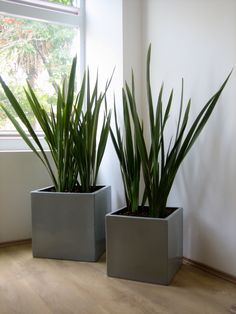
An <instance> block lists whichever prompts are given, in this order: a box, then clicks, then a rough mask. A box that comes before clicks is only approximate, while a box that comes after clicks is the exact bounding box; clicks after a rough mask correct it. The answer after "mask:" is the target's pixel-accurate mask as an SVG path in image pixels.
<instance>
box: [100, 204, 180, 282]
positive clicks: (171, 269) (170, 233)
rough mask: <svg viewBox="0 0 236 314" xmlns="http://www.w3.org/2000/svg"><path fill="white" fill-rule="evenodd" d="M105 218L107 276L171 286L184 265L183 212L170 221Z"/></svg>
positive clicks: (113, 216) (177, 210)
mask: <svg viewBox="0 0 236 314" xmlns="http://www.w3.org/2000/svg"><path fill="white" fill-rule="evenodd" d="M117 213H118V211H117V212H113V213H110V214H108V215H106V251H107V274H108V276H111V277H118V278H124V279H130V280H138V281H144V282H149V283H156V284H164V285H168V284H169V283H170V281H171V279H172V278H173V276H174V275H175V273H176V272H177V271H178V269H179V267H180V266H181V264H182V256H183V209H182V208H177V209H176V210H175V211H174V212H173V213H172V214H171V215H169V216H168V217H167V218H164V219H160V218H148V217H134V216H122V215H118V214H117Z"/></svg>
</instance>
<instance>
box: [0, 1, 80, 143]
mask: <svg viewBox="0 0 236 314" xmlns="http://www.w3.org/2000/svg"><path fill="white" fill-rule="evenodd" d="M82 11H83V1H82V0H80V4H79V3H78V1H74V0H51V1H50V2H49V1H42V0H26V1H25V0H8V1H5V0H0V74H1V76H2V77H3V79H4V81H5V82H6V83H7V84H8V85H9V86H10V88H11V90H12V91H13V93H14V94H15V95H16V96H17V99H18V100H19V101H20V103H21V104H22V107H23V109H24V111H25V113H26V114H27V115H28V117H29V118H30V120H31V122H32V124H33V125H34V128H35V130H36V131H39V132H40V130H39V128H38V125H37V123H36V121H34V117H33V114H32V112H31V111H30V108H29V105H28V103H27V101H26V99H25V95H24V92H23V88H24V87H25V86H26V80H28V81H29V83H30V85H31V86H32V87H33V88H34V90H35V91H36V93H37V96H38V98H39V100H40V101H41V102H42V103H43V104H44V105H45V106H46V107H47V106H48V108H50V107H51V104H53V103H55V101H56V94H55V87H56V84H60V82H61V79H62V78H63V76H64V75H65V74H67V73H68V72H69V70H70V66H71V62H72V58H73V57H74V56H75V55H76V54H77V57H78V61H80V62H78V64H80V68H81V71H82V70H83V47H84V45H83V24H82V20H83V15H82ZM0 101H1V102H2V101H4V102H5V103H6V97H5V95H4V93H3V91H2V89H0ZM17 136H18V135H17V133H16V131H15V130H14V127H13V126H12V125H11V123H10V121H9V120H8V119H7V118H6V116H5V115H4V113H3V111H1V109H0V142H1V143H0V149H4V147H2V145H3V140H5V141H6V140H8V142H7V147H6V149H9V143H13V142H15V139H16V137H17ZM10 138H11V139H12V138H14V141H13V142H12V140H10ZM4 145H5V144H4ZM4 145H3V146H4ZM10 145H11V144H10ZM13 149H14V148H13Z"/></svg>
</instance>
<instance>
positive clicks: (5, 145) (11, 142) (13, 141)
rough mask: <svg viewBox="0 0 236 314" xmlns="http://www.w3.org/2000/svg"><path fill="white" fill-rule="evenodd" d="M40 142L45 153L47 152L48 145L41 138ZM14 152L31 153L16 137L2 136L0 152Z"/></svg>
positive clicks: (0, 138)
mask: <svg viewBox="0 0 236 314" xmlns="http://www.w3.org/2000/svg"><path fill="white" fill-rule="evenodd" d="M40 142H41V144H42V145H43V148H44V149H45V150H46V151H49V148H48V145H47V143H46V142H45V140H44V138H43V137H40ZM9 151H10V152H14V151H17V152H18V151H27V152H29V151H31V149H30V148H29V147H28V146H27V145H26V143H25V142H24V141H23V140H22V138H20V137H17V136H14V137H13V136H9V137H8V136H3V137H0V152H9Z"/></svg>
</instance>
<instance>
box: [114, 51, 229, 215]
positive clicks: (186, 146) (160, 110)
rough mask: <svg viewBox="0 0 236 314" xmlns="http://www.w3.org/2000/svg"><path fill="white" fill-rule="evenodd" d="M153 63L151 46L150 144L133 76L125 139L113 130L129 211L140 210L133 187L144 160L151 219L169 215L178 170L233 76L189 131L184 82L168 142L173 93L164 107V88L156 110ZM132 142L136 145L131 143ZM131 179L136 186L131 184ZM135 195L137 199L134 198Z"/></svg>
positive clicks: (125, 97) (127, 96)
mask: <svg viewBox="0 0 236 314" xmlns="http://www.w3.org/2000/svg"><path fill="white" fill-rule="evenodd" d="M150 60H151V45H150V47H149V49H148V54H147V64H146V89H147V108H146V109H147V110H148V113H149V120H148V122H147V125H148V128H147V129H146V131H147V132H149V133H148V135H147V136H148V138H149V140H150V142H151V143H150V145H148V144H147V142H149V141H146V138H145V136H144V132H143V122H142V119H141V118H140V115H139V113H138V111H137V106H136V101H135V84H134V77H133V75H132V84H131V87H130V86H129V85H128V84H127V83H126V84H125V88H124V89H123V106H124V108H125V110H124V121H125V123H124V134H125V135H124V136H123V138H122V137H121V135H120V131H119V128H118V126H117V122H116V129H115V130H116V136H115V134H114V132H113V131H111V134H112V139H113V143H114V146H115V149H116V153H117V155H118V157H119V160H120V165H121V172H122V177H123V180H124V188H125V195H126V199H127V207H128V210H132V211H138V206H137V199H136V198H137V193H136V191H135V192H134V193H133V194H132V191H131V186H132V184H135V186H136V185H137V182H136V180H139V170H137V168H135V167H134V164H136V163H137V162H138V161H139V159H140V160H141V165H142V174H143V179H144V185H145V189H144V193H143V201H142V205H144V203H145V202H146V200H147V201H148V206H149V215H150V216H151V217H160V218H163V217H165V216H166V204H167V199H168V196H169V193H170V191H171V188H172V185H173V182H174V179H175V177H176V174H177V171H178V169H179V167H180V165H181V163H182V162H183V160H184V158H185V157H186V155H187V153H188V152H189V150H190V149H191V147H192V146H193V144H194V143H195V141H196V139H197V138H198V136H199V134H200V133H201V131H202V130H203V128H204V126H205V125H206V123H207V121H208V119H209V117H210V115H211V113H212V111H213V109H214V108H215V106H216V104H217V101H218V99H219V97H220V95H221V93H222V91H223V89H224V87H225V85H226V83H227V81H228V79H229V77H230V74H231V73H230V74H229V76H228V77H227V78H226V80H225V81H224V83H223V84H222V86H221V87H220V89H219V90H218V91H217V92H216V93H215V95H213V96H212V97H211V98H210V100H209V101H208V102H207V103H206V104H205V105H204V106H203V108H202V110H201V111H200V113H199V114H198V115H197V117H196V118H195V120H194V122H193V123H192V125H191V126H190V127H189V129H188V131H187V132H186V127H187V125H188V119H189V111H190V106H191V100H189V101H188V102H187V105H186V107H185V109H184V104H183V82H182V91H181V101H180V107H179V114H178V118H177V121H178V122H177V127H176V131H175V134H174V135H173V136H172V138H171V140H170V141H169V142H168V143H166V136H165V131H166V125H167V121H168V117H169V115H170V112H171V107H172V102H173V90H172V91H171V93H170V95H169V97H168V101H167V104H166V105H165V106H164V104H163V86H162V87H161V89H160V92H159V95H158V100H157V104H156V108H155V109H154V103H153V97H152V90H151V83H150ZM144 109H145V108H144ZM128 112H130V115H131V116H132V123H131V122H130V120H129V119H127V117H128ZM116 120H117V119H116ZM132 128H133V130H134V132H133V135H132V134H131V131H130V129H132ZM185 133H186V134H185ZM132 138H133V139H132ZM132 140H133V145H132V144H131V143H132ZM137 151H138V152H137ZM134 156H136V163H135V162H134ZM134 168H135V169H136V173H135V174H134V175H133V176H132V175H130V173H131V174H133V169H134ZM129 180H130V181H131V182H132V183H130V182H129ZM135 190H138V188H137V187H136V189H135ZM134 195H135V197H134V198H133V196H134ZM130 204H131V205H130Z"/></svg>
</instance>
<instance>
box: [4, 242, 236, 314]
mask: <svg viewBox="0 0 236 314" xmlns="http://www.w3.org/2000/svg"><path fill="white" fill-rule="evenodd" d="M5 313H6V314H13V313H22V314H48V313H55V314H61V313H65V314H70V313H76V314H87V313H88V314H100V313H101V314H103V313H104V314H105V313H106V314H141V313H145V314H149V313H150V314H153V313H164V314H168V313H179V314H185V313H187V314H194V313H197V314H217V313H219V314H222V313H236V286H235V285H233V284H231V283H229V282H227V281H224V280H222V279H219V278H217V277H214V276H211V275H208V274H207V273H205V272H203V271H201V270H198V269H196V268H194V267H192V266H189V265H183V266H182V269H181V270H180V271H179V273H178V274H177V275H176V276H175V278H174V280H173V282H172V284H171V285H170V286H168V287H167V286H160V285H152V284H144V283H139V282H134V281H128V280H121V279H115V278H108V277H107V276H106V264H105V257H103V258H102V259H101V260H100V261H99V262H98V263H81V262H72V261H59V260H49V259H38V258H37V259H36V258H33V257H32V255H31V247H30V245H19V246H15V247H8V248H1V249H0V314H5Z"/></svg>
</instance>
